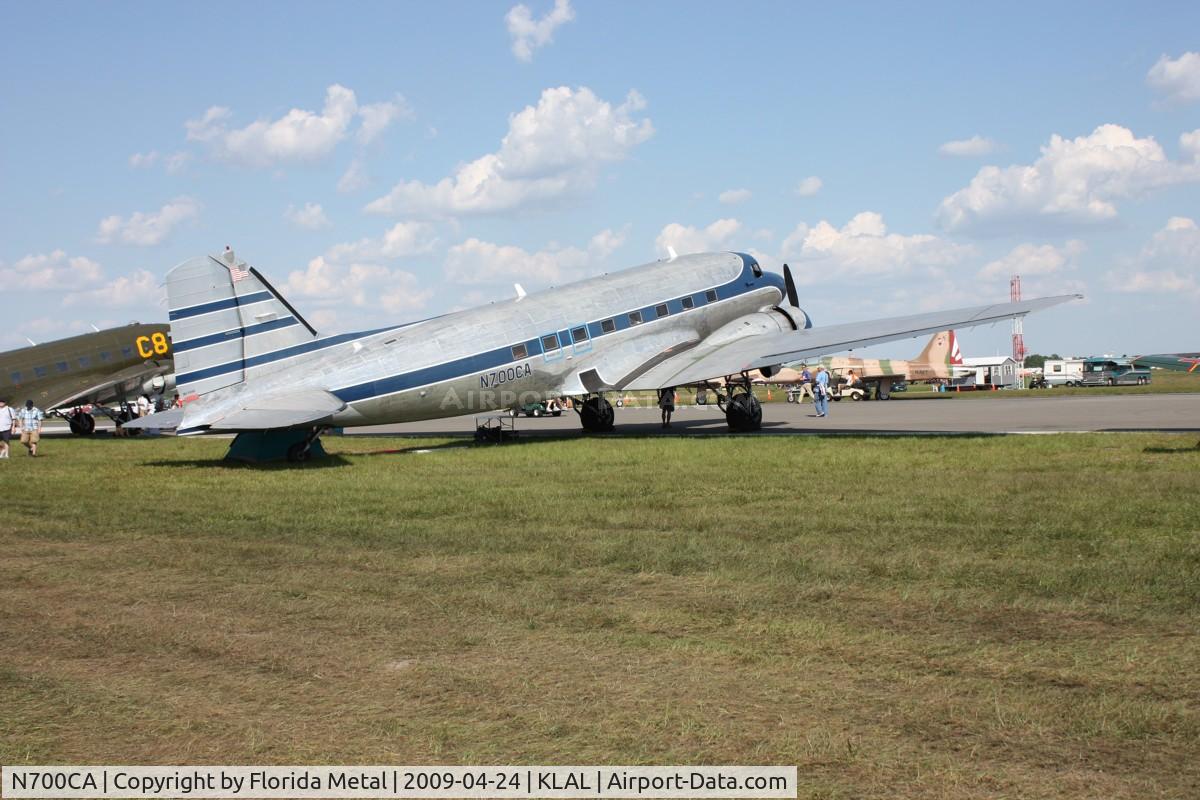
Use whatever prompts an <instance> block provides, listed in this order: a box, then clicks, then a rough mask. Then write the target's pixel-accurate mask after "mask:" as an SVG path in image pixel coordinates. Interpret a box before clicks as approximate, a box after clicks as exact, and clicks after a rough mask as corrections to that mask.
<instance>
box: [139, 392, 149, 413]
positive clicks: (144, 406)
mask: <svg viewBox="0 0 1200 800" xmlns="http://www.w3.org/2000/svg"><path fill="white" fill-rule="evenodd" d="M137 413H138V416H139V417H144V416H146V415H147V414H149V413H150V398H149V397H146V395H142V396H141V397H139V398H138V399H137Z"/></svg>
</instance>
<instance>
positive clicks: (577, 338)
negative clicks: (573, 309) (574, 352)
mask: <svg viewBox="0 0 1200 800" xmlns="http://www.w3.org/2000/svg"><path fill="white" fill-rule="evenodd" d="M586 341H587V328H576V329H575V330H573V331H571V342H572V343H574V344H579V343H580V342H586Z"/></svg>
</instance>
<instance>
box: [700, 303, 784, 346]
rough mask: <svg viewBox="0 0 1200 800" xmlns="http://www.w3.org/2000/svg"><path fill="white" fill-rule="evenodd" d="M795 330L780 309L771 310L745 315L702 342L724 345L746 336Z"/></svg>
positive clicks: (714, 332)
mask: <svg viewBox="0 0 1200 800" xmlns="http://www.w3.org/2000/svg"><path fill="white" fill-rule="evenodd" d="M793 330H795V328H794V327H792V319H791V317H789V316H788V315H787V314H785V313H784V312H783V311H782V310H781V309H778V308H771V309H768V310H766V311H756V312H754V313H753V314H746V315H745V316H741V317H738V318H737V319H735V320H732V321H730V322H727V323H725V324H724V325H722V326H721V327H720V328H717V329H716V330H715V331H713V332H712V334H711V335H710V336H709V337H708V338H706V339H705V340H704V344H705V345H706V346H707V345H710V344H714V345H715V344H724V343H725V342H728V341H733V340H735V339H742V338H744V337H746V336H761V335H762V334H764V333H783V332H787V331H793Z"/></svg>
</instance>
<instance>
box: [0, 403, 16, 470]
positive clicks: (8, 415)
mask: <svg viewBox="0 0 1200 800" xmlns="http://www.w3.org/2000/svg"><path fill="white" fill-rule="evenodd" d="M16 426H17V416H16V414H14V413H13V410H12V409H11V408H9V407H8V401H7V400H0V458H8V440H9V439H11V438H12V432H13V428H15V427H16Z"/></svg>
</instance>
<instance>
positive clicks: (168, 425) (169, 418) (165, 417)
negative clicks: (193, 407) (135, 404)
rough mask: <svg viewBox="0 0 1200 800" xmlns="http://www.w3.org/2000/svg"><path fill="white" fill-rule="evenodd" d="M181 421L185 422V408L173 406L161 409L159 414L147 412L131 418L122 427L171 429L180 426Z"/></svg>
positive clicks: (132, 428) (131, 428)
mask: <svg viewBox="0 0 1200 800" xmlns="http://www.w3.org/2000/svg"><path fill="white" fill-rule="evenodd" d="M181 422H183V409H182V408H171V409H167V410H166V411H159V412H158V413H157V414H147V415H146V416H144V417H138V418H137V419H131V420H130V421H129V422H126V423H125V424H124V425H122V426H121V427H122V428H128V429H130V430H144V429H146V428H154V429H155V430H164V431H169V430H174V429H175V428H178V427H179V423H181Z"/></svg>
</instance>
